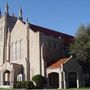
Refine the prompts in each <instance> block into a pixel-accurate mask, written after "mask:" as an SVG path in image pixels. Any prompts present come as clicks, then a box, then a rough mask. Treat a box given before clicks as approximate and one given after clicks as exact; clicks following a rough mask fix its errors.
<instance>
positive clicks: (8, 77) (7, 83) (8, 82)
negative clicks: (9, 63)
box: [3, 70, 10, 85]
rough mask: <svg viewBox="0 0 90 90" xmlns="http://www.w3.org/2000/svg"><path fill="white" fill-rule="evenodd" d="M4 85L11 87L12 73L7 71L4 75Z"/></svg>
mask: <svg viewBox="0 0 90 90" xmlns="http://www.w3.org/2000/svg"><path fill="white" fill-rule="evenodd" d="M3 85H10V71H9V70H6V71H5V72H4V73H3Z"/></svg>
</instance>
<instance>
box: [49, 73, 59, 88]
mask: <svg viewBox="0 0 90 90" xmlns="http://www.w3.org/2000/svg"><path fill="white" fill-rule="evenodd" d="M48 78H49V86H50V88H58V87H59V74H58V73H55V72H54V73H50V74H48Z"/></svg>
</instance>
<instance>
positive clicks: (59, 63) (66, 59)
mask: <svg viewBox="0 0 90 90" xmlns="http://www.w3.org/2000/svg"><path fill="white" fill-rule="evenodd" d="M68 60H70V57H69V58H63V59H59V60H58V61H57V62H55V63H53V64H52V65H51V66H49V67H48V68H49V69H57V68H60V67H61V64H62V65H63V64H64V63H66V62H67V61H68Z"/></svg>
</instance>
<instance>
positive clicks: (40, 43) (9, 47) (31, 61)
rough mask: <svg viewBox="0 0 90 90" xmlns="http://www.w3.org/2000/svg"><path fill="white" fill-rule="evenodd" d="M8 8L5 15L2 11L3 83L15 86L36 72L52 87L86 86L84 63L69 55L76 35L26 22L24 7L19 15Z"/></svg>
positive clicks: (0, 56) (0, 62)
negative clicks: (83, 74)
mask: <svg viewBox="0 0 90 90" xmlns="http://www.w3.org/2000/svg"><path fill="white" fill-rule="evenodd" d="M8 9H9V8H8V4H7V5H6V7H5V15H4V16H2V15H1V12H0V86H5V85H6V86H7V85H8V86H10V87H13V86H14V84H15V82H17V81H23V80H24V81H27V80H31V79H32V76H34V75H37V74H41V75H43V76H44V77H45V78H47V82H48V84H47V86H48V87H50V88H68V87H71V86H73V87H77V88H79V87H80V86H82V85H84V82H83V79H82V75H81V74H82V68H81V66H80V65H79V64H78V63H77V62H76V61H74V60H73V59H72V57H71V56H68V54H67V52H68V46H69V45H70V43H72V42H73V40H74V37H73V36H70V35H67V34H64V33H61V32H56V31H53V30H50V29H47V28H43V27H40V26H37V25H33V24H30V23H29V22H28V20H27V21H26V22H25V21H24V20H23V17H22V9H20V10H19V17H18V18H17V17H15V15H14V14H13V15H9V10H8ZM71 79H72V80H71ZM53 83H55V84H53ZM72 83H74V84H72Z"/></svg>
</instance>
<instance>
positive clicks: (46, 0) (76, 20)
mask: <svg viewBox="0 0 90 90" xmlns="http://www.w3.org/2000/svg"><path fill="white" fill-rule="evenodd" d="M6 2H8V4H9V12H10V14H12V12H14V14H15V15H16V16H18V11H19V8H20V7H22V9H23V18H24V20H26V18H27V17H28V19H29V22H30V23H33V24H36V25H39V26H43V27H46V28H50V29H53V30H56V31H59V32H63V33H67V34H70V35H75V33H76V32H77V29H78V27H79V26H80V25H81V24H84V25H87V24H89V23H90V0H0V8H1V11H2V13H3V14H4V7H5V3H6Z"/></svg>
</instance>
